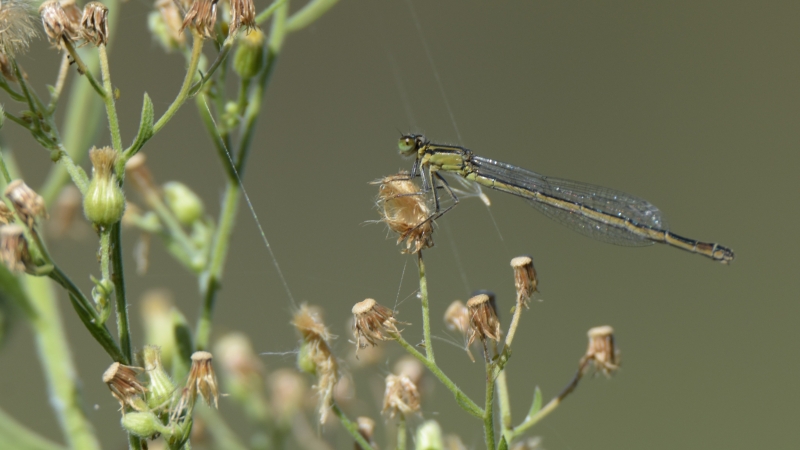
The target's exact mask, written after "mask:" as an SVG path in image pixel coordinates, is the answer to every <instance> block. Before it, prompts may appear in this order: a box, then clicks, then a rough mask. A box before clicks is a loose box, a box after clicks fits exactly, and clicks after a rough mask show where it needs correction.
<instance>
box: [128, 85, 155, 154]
mask: <svg viewBox="0 0 800 450" xmlns="http://www.w3.org/2000/svg"><path fill="white" fill-rule="evenodd" d="M153 116H154V114H153V101H152V100H150V96H149V95H147V92H145V93H144V103H143V105H142V119H141V122H140V123H139V132H138V133H136V140H135V141H133V145H131V149H132V150H133V152H132V153H136V152H137V151H139V149H140V148H142V146H143V145H144V143H145V142H147V140H148V139H150V138H151V137H152V136H153Z"/></svg>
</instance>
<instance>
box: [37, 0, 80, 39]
mask: <svg viewBox="0 0 800 450" xmlns="http://www.w3.org/2000/svg"><path fill="white" fill-rule="evenodd" d="M76 11H77V15H76ZM39 15H40V16H41V17H42V25H43V26H44V32H45V33H47V37H49V38H50V43H51V44H53V46H55V47H56V48H57V49H59V50H61V44H62V42H63V41H65V40H68V41H75V40H77V39H79V38H80V20H81V12H80V9H78V7H77V6H75V2H74V1H72V2H71V3H67V4H66V9H65V8H64V5H62V4H61V3H59V1H58V0H48V1H46V2H44V3H42V5H41V6H40V7H39Z"/></svg>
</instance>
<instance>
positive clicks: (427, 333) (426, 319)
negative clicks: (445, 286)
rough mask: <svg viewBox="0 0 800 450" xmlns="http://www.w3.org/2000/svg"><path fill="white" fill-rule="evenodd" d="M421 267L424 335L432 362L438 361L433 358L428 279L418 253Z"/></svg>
mask: <svg viewBox="0 0 800 450" xmlns="http://www.w3.org/2000/svg"><path fill="white" fill-rule="evenodd" d="M417 256H418V258H417V264H418V265H419V295H420V297H421V298H420V300H421V303H422V335H423V339H425V356H426V357H427V358H428V359H429V360H430V361H431V362H434V363H435V361H436V358H434V356H433V340H432V339H431V311H430V307H429V305H428V278H427V277H426V275H425V261H424V260H423V259H422V252H419V253H417Z"/></svg>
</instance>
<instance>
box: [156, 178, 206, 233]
mask: <svg viewBox="0 0 800 450" xmlns="http://www.w3.org/2000/svg"><path fill="white" fill-rule="evenodd" d="M164 197H165V198H166V200H167V205H169V209H170V210H171V211H172V213H173V214H175V217H176V218H177V219H178V221H180V222H181V223H182V224H184V225H191V224H193V223H194V222H195V221H197V220H198V219H200V217H202V216H203V201H202V200H200V197H198V196H197V194H195V193H194V192H192V190H191V189H189V187H187V186H186V185H185V184H183V183H180V182H178V181H170V182H169V183H166V184H165V185H164Z"/></svg>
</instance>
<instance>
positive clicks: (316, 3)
mask: <svg viewBox="0 0 800 450" xmlns="http://www.w3.org/2000/svg"><path fill="white" fill-rule="evenodd" d="M338 1H339V0H311V1H310V2H308V3H306V5H305V6H303V7H302V8H301V9H300V11H297V12H296V13H294V14H292V17H290V18H289V19H288V20H286V32H287V33H293V32H295V31H297V30H301V29H303V28H305V27H307V26H309V25H311V24H312V23H314V22H315V21H316V20H317V19H319V18H320V17H322V15H323V14H325V13H326V12H327V11H328V10H329V9H331V8H332V7H333V5H335V4H336V3H337V2H338Z"/></svg>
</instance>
